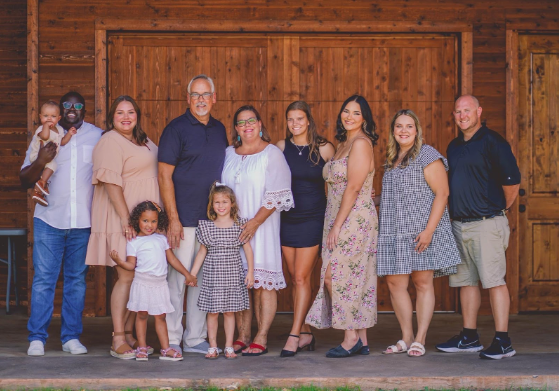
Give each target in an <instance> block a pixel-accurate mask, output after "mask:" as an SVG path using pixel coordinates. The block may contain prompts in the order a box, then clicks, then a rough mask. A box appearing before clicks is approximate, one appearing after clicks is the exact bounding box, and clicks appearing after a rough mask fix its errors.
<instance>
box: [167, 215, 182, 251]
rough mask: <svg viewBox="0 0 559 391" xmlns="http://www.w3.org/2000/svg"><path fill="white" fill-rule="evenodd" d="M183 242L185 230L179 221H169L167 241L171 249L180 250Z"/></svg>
mask: <svg viewBox="0 0 559 391" xmlns="http://www.w3.org/2000/svg"><path fill="white" fill-rule="evenodd" d="M181 240H184V230H183V228H182V224H181V222H180V220H179V219H173V220H170V221H169V229H167V241H168V242H169V246H171V248H173V249H174V248H179V246H180V242H181Z"/></svg>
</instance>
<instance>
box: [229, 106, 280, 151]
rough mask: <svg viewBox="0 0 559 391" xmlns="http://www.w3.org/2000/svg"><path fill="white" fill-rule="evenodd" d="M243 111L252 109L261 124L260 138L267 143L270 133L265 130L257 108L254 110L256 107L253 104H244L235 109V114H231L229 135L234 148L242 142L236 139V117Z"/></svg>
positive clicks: (237, 134)
mask: <svg viewBox="0 0 559 391" xmlns="http://www.w3.org/2000/svg"><path fill="white" fill-rule="evenodd" d="M243 111H252V112H253V113H254V115H255V116H256V120H257V121H260V123H261V126H260V131H261V132H262V137H261V139H262V140H264V141H266V142H267V143H269V142H270V141H272V138H271V137H270V134H269V133H268V130H266V127H265V126H264V122H262V117H260V113H259V112H258V110H256V108H255V107H254V106H253V105H244V106H241V107H239V108H238V109H237V111H235V115H233V129H231V137H232V138H233V146H234V147H235V148H239V147H240V146H241V145H242V144H243V142H242V141H240V140H239V139H238V136H239V133H238V132H237V128H236V126H237V118H238V117H239V114H241V113H242V112H243Z"/></svg>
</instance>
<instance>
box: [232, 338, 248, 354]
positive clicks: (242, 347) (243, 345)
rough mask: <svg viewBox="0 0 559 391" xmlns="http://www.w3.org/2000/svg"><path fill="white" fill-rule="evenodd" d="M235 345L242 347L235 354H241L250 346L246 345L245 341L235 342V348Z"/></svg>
mask: <svg viewBox="0 0 559 391" xmlns="http://www.w3.org/2000/svg"><path fill="white" fill-rule="evenodd" d="M235 345H239V346H241V347H240V348H239V349H236V350H235V353H241V352H242V351H243V350H245V349H246V348H248V345H247V344H246V343H244V342H243V341H239V340H236V341H235V342H233V346H235Z"/></svg>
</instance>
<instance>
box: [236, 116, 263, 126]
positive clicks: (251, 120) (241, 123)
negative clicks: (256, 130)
mask: <svg viewBox="0 0 559 391" xmlns="http://www.w3.org/2000/svg"><path fill="white" fill-rule="evenodd" d="M256 122H258V120H257V119H256V118H254V117H252V118H249V119H247V120H246V121H245V120H240V121H237V126H238V127H239V128H243V127H245V126H246V125H254V124H255V123H256Z"/></svg>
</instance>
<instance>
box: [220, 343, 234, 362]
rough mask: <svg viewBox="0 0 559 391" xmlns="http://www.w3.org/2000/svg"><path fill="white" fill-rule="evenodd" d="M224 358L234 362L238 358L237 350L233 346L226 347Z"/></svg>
mask: <svg viewBox="0 0 559 391" xmlns="http://www.w3.org/2000/svg"><path fill="white" fill-rule="evenodd" d="M223 353H224V356H225V358H226V359H228V360H233V359H235V358H237V354H236V353H235V349H233V347H232V346H226V347H225V351H224V352H223Z"/></svg>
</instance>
